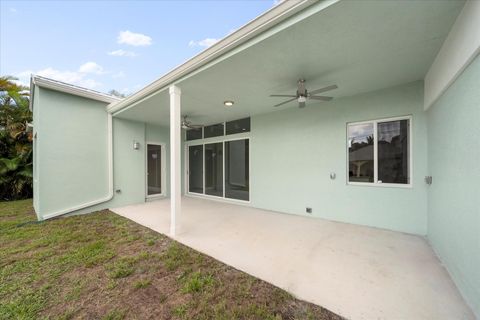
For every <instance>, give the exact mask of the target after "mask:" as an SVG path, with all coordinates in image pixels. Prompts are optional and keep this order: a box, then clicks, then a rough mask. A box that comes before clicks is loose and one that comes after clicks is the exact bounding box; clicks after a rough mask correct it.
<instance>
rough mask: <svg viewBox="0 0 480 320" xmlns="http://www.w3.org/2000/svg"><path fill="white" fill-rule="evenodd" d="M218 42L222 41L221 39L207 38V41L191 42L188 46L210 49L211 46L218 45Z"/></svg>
mask: <svg viewBox="0 0 480 320" xmlns="http://www.w3.org/2000/svg"><path fill="white" fill-rule="evenodd" d="M218 40H220V39H215V38H206V39H203V40H200V41H194V40H190V42H189V43H188V46H189V47H196V46H200V47H210V46H212V45H214V44H215V43H217V42H218Z"/></svg>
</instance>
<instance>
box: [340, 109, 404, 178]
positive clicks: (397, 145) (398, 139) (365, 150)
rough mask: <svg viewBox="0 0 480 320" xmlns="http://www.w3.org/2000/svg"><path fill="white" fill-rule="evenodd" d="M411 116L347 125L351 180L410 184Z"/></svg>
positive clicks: (349, 175)
mask: <svg viewBox="0 0 480 320" xmlns="http://www.w3.org/2000/svg"><path fill="white" fill-rule="evenodd" d="M410 122H411V117H409V116H408V117H399V118H392V119H381V120H372V121H364V122H356V123H349V124H347V136H348V137H347V138H348V183H349V184H370V185H380V184H382V185H410V181H411V148H410V147H411V146H410Z"/></svg>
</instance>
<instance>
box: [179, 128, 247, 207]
mask: <svg viewBox="0 0 480 320" xmlns="http://www.w3.org/2000/svg"><path fill="white" fill-rule="evenodd" d="M238 140H248V200H239V199H231V198H226V197H225V159H226V157H225V155H226V153H225V142H229V141H238ZM251 141H252V140H251V138H250V135H249V134H247V133H239V134H232V135H231V137H228V136H219V137H213V138H204V139H198V140H190V141H186V142H185V157H184V162H185V163H184V177H185V179H184V185H185V195H186V196H190V197H195V198H203V199H211V200H217V201H221V202H232V203H237V204H244V205H249V204H250V203H251V199H252V197H251V195H252V179H251V176H252V175H251V170H250V169H251V152H250V150H251V145H252V144H251ZM212 143H222V148H223V163H222V167H223V179H222V182H223V196H222V197H220V196H214V195H208V194H205V145H207V144H212ZM199 145H203V172H202V174H203V193H195V192H190V186H189V171H188V168H189V154H188V153H189V147H190V146H199Z"/></svg>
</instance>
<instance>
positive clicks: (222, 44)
mask: <svg viewBox="0 0 480 320" xmlns="http://www.w3.org/2000/svg"><path fill="white" fill-rule="evenodd" d="M320 1H322V0H285V1H283V2H282V3H280V4H278V5H277V6H275V7H273V8H272V9H270V10H268V11H267V12H265V13H264V14H262V15H260V16H259V17H257V18H255V19H254V20H252V21H250V22H249V23H247V24H246V25H244V26H243V27H241V28H239V29H238V30H237V31H235V32H233V33H231V34H230V35H228V36H226V37H225V38H223V39H222V40H220V41H219V42H217V43H215V44H214V45H212V46H211V47H209V48H207V49H205V50H204V51H202V52H200V53H199V54H198V55H196V56H194V57H193V58H191V59H189V60H187V61H186V62H184V63H183V64H181V65H179V66H177V67H176V68H174V69H173V70H171V71H170V72H168V73H166V74H165V75H163V76H162V77H160V78H159V79H157V80H155V81H154V82H152V83H150V84H149V85H147V86H146V87H144V88H143V89H141V90H139V91H138V92H136V93H135V94H133V95H131V96H129V97H128V98H126V99H124V100H122V101H118V102H113V103H111V104H110V105H108V106H107V111H108V112H110V113H116V112H119V111H120V110H122V109H124V108H126V107H128V106H129V105H131V104H134V103H136V102H137V101H139V100H141V99H144V98H146V97H148V96H149V95H151V94H153V93H155V92H157V91H158V90H161V89H163V88H165V87H167V86H169V85H171V84H173V83H174V82H175V81H176V80H178V79H180V78H181V77H183V76H185V75H187V74H189V73H191V72H193V71H195V70H197V69H198V68H200V67H202V66H204V65H205V64H207V63H208V62H210V61H212V60H214V59H216V58H218V57H219V56H221V55H223V54H225V53H226V52H228V51H230V50H232V49H234V48H236V47H238V46H240V45H241V44H243V43H245V42H246V41H248V40H250V39H252V38H253V37H255V36H256V35H258V34H260V33H262V32H264V31H266V30H268V29H269V28H271V27H273V26H275V25H277V24H278V23H280V22H282V21H284V20H285V19H287V18H289V17H291V16H293V15H294V14H296V13H298V12H300V11H301V10H303V9H305V8H307V7H309V6H311V5H313V4H315V3H317V2H320Z"/></svg>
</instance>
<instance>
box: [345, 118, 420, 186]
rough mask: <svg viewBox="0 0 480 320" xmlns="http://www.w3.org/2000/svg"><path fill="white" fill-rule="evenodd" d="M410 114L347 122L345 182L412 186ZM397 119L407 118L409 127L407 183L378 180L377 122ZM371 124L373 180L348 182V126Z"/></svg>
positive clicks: (357, 184) (364, 184) (411, 124)
mask: <svg viewBox="0 0 480 320" xmlns="http://www.w3.org/2000/svg"><path fill="white" fill-rule="evenodd" d="M412 118H413V117H412V115H406V116H398V117H391V118H382V119H373V120H366V121H357V122H347V125H346V139H345V140H346V184H347V185H351V186H364V187H386V188H407V189H408V188H412V187H413V147H412V146H413V135H412V127H413V119H412ZM398 120H408V121H409V127H408V154H409V156H408V161H409V166H408V175H409V179H408V184H402V183H382V182H378V135H377V127H378V123H382V122H390V121H398ZM369 123H371V124H373V182H350V181H349V167H350V163H349V152H348V151H349V150H348V139H349V137H348V127H349V126H353V125H359V124H369Z"/></svg>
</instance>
